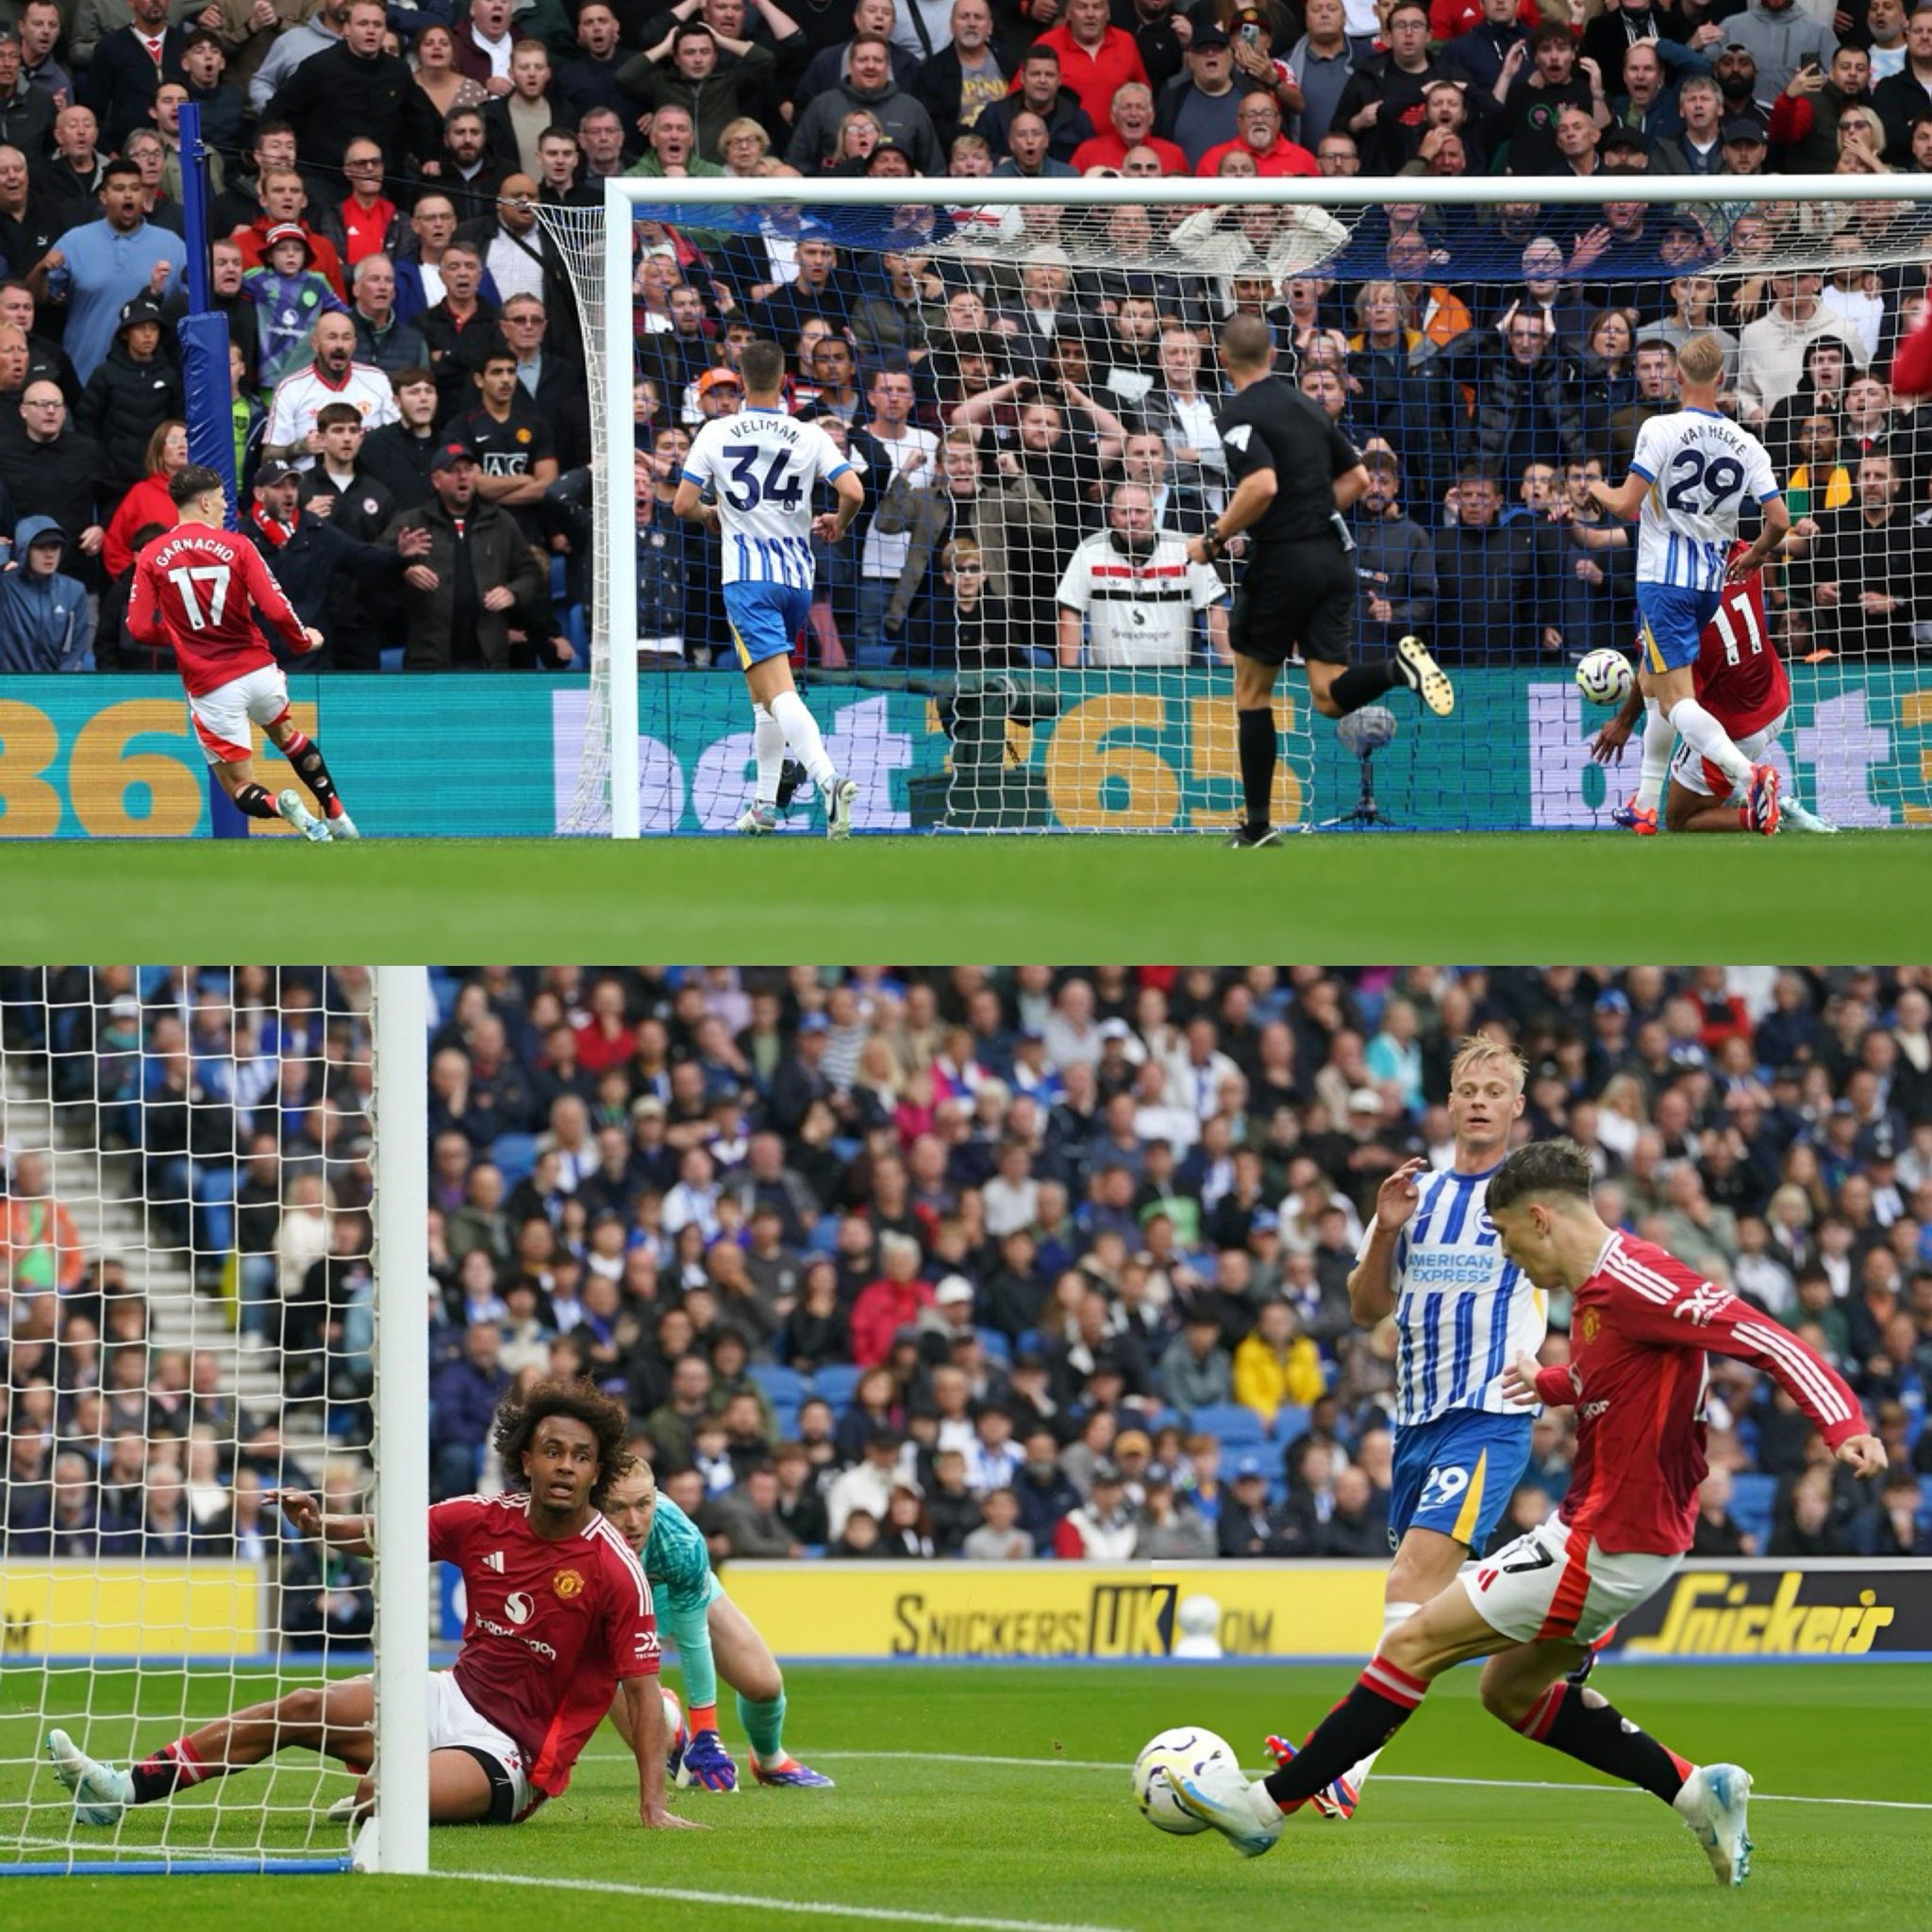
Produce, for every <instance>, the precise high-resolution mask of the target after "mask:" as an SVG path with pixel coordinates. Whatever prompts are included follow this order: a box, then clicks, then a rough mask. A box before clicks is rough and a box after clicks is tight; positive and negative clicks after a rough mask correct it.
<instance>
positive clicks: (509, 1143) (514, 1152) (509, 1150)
mask: <svg viewBox="0 0 1932 1932" xmlns="http://www.w3.org/2000/svg"><path fill="white" fill-rule="evenodd" d="M490 1158H491V1160H493V1161H495V1163H496V1164H497V1166H498V1167H500V1168H501V1169H502V1170H503V1185H504V1189H505V1191H506V1192H508V1190H509V1189H511V1188H513V1187H515V1186H516V1184H517V1183H518V1182H519V1181H520V1180H522V1179H523V1178H524V1176H525V1174H528V1173H529V1171H530V1170H531V1169H532V1168H533V1167H535V1166H536V1164H537V1137H536V1135H535V1134H499V1135H497V1137H496V1139H495V1141H492V1142H491V1148H490Z"/></svg>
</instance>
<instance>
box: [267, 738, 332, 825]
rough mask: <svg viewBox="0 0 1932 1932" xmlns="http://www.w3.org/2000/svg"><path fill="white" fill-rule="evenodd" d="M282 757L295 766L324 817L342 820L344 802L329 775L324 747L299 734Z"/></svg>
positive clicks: (283, 750)
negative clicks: (323, 752)
mask: <svg viewBox="0 0 1932 1932" xmlns="http://www.w3.org/2000/svg"><path fill="white" fill-rule="evenodd" d="M282 756H283V757H284V758H287V759H288V761H289V762H290V763H291V765H293V766H294V768H295V774H296V775H297V776H298V777H299V778H300V779H301V780H302V782H303V784H305V785H306V786H308V789H309V791H312V792H313V793H314V794H315V802H316V804H317V805H319V806H321V808H322V815H323V817H324V818H329V819H334V818H340V817H341V815H342V801H341V797H340V796H339V795H338V793H337V791H336V781H335V780H334V779H333V778H331V777H330V776H329V774H328V765H327V762H326V761H325V759H324V758H323V756H322V747H321V746H320V745H319V744H317V743H316V741H314V739H312V738H305V737H303V736H302V734H301V733H300V732H297V733H296V734H295V736H294V737H293V738H291V739H290V741H288V743H287V744H285V745H283V747H282Z"/></svg>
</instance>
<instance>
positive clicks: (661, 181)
mask: <svg viewBox="0 0 1932 1932" xmlns="http://www.w3.org/2000/svg"><path fill="white" fill-rule="evenodd" d="M1839 178H1840V177H1838V176H1836V175H1831V176H1824V177H1821V176H1817V175H1649V174H1629V175H1624V174H1619V175H1615V176H1614V191H1613V192H1610V191H1607V188H1606V183H1605V178H1604V175H1603V174H1602V173H1601V172H1599V173H1598V174H1595V175H1551V176H1542V175H1535V176H1531V175H1523V176H1518V175H1454V176H1437V175H1397V176H1389V175H1375V176H1373V177H1371V176H1365V175H1353V176H1347V177H1343V176H1328V175H1320V176H1316V175H1297V176H1289V177H1261V176H1232V177H1226V178H1222V177H1217V178H1215V179H1214V180H1212V181H1211V182H1210V181H1204V180H1202V179H1200V178H1198V177H1196V176H1194V175H1161V176H1158V177H1152V176H1149V177H1141V176H1135V177H1133V178H1127V177H1124V176H1106V175H1101V176H1080V177H1078V178H1074V179H1068V178H1066V177H1059V178H1055V179H1046V180H1041V179H1022V178H1021V177H1019V176H1010V177H1007V178H1001V177H998V176H995V175H974V176H970V177H960V176H953V175H912V176H907V177H904V178H900V177H894V178H893V179H892V180H891V181H890V182H883V183H882V182H876V181H873V180H869V179H863V178H854V177H848V176H835V177H832V178H829V179H824V180H812V179H804V178H797V177H793V176H789V175H783V176H777V177H771V176H762V175H761V176H755V177H752V178H749V179H745V178H741V177H739V176H737V175H679V176H672V175H607V176H606V177H605V181H604V234H603V251H602V253H603V276H602V291H601V292H602V296H603V307H604V315H605V336H606V340H605V341H603V342H602V343H601V344H599V345H597V353H599V354H600V355H602V356H603V357H605V358H607V360H608V362H609V364H610V366H609V368H608V369H607V372H606V374H607V380H606V382H605V386H604V387H605V392H604V423H603V434H604V441H605V447H606V456H605V465H604V467H605V471H606V476H605V484H606V487H605V489H604V491H603V497H602V502H601V503H600V504H599V505H598V506H597V508H598V509H599V511H600V512H601V517H602V524H601V527H600V528H599V530H598V542H597V558H596V571H597V573H598V574H599V585H600V588H601V589H602V591H603V592H604V601H605V610H606V627H607V634H608V655H609V664H608V709H607V713H606V719H607V723H606V728H607V729H608V732H609V735H610V743H609V756H608V760H607V767H608V782H609V803H610V836H611V837H612V838H613V839H637V838H639V837H641V812H640V809H639V802H638V779H639V768H638V629H637V595H636V584H635V578H634V572H635V563H634V561H633V563H632V564H631V566H630V568H628V569H626V568H625V565H624V564H623V563H621V562H620V558H625V557H626V556H630V555H632V553H633V551H634V546H635V543H636V529H635V524H634V518H635V510H636V506H635V502H634V499H633V496H632V494H631V493H630V492H629V491H620V490H618V489H617V488H616V487H615V485H616V482H617V480H618V478H617V474H616V473H617V465H618V463H619V461H620V459H621V458H622V455H623V453H624V452H625V451H626V450H628V449H629V448H630V447H631V446H632V442H633V423H632V413H631V408H632V406H631V383H630V380H629V371H628V369H626V371H625V380H623V381H611V380H608V376H609V375H612V374H614V373H615V349H614V346H613V345H614V343H615V342H617V341H623V342H624V343H625V360H626V363H627V364H628V362H629V361H630V359H631V358H632V357H633V356H634V355H635V352H636V346H637V345H636V341H635V339H634V338H633V337H632V335H631V332H630V329H629V327H628V325H625V328H624V329H623V331H622V333H621V334H620V332H619V331H618V330H617V329H616V328H614V327H613V326H612V325H611V319H612V318H613V317H618V316H625V317H627V316H628V315H629V313H630V310H631V301H632V281H631V277H632V246H633V242H634V239H635V223H636V221H637V220H638V214H637V210H638V209H639V208H643V207H649V208H666V207H670V208H676V207H679V206H684V207H689V208H693V209H703V208H721V207H722V208H767V207H785V206H801V205H803V206H816V207H820V208H878V207H880V206H881V205H882V204H887V205H891V206H895V207H917V208H943V207H949V206H956V205H960V204H970V205H971V206H973V207H974V208H1028V207H1035V208H1037V207H1050V208H1068V207H1083V208H1147V207H1158V208H1202V207H1228V208H1244V207H1250V206H1257V205H1258V206H1279V207H1293V206H1304V205H1315V206H1320V207H1322V208H1346V209H1350V210H1353V211H1355V212H1357V213H1359V212H1361V211H1363V210H1365V209H1368V208H1385V207H1388V206H1390V205H1391V204H1401V203H1416V204H1420V205H1422V206H1424V207H1428V208H1457V207H1461V208H1479V207H1482V206H1485V205H1489V206H1492V207H1493V206H1500V205H1502V204H1504V203H1507V202H1512V201H1527V200H1530V199H1534V200H1535V201H1536V202H1537V203H1538V204H1539V205H1541V206H1544V207H1579V206H1592V205H1596V204H1600V203H1602V202H1604V201H1605V200H1607V199H1614V200H1617V201H1629V202H1641V203H1643V204H1645V205H1646V206H1650V207H1684V206H1696V207H1715V206H1724V205H1727V204H1731V203H1735V202H1739V201H1751V202H1793V203H1795V202H1807V201H1817V200H1820V199H1832V200H1845V201H1860V202H1863V201H1875V202H1890V201H1899V202H1917V201H1924V200H1925V199H1926V198H1927V197H1926V192H1925V188H1924V182H1925V177H1924V175H1861V176H1859V177H1857V192H1854V193H1846V192H1843V191H1842V190H1840V192H1837V193H1836V194H1833V193H1830V192H1828V191H1827V190H1826V189H1825V188H1824V186H1822V185H1821V184H1822V182H1824V181H1827V180H1829V181H1836V180H1838V179H1839ZM1302 183H1307V187H1308V192H1299V190H1300V186H1301V184H1302ZM620 593H622V594H620ZM593 669H594V666H593Z"/></svg>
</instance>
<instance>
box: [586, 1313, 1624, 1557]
mask: <svg viewBox="0 0 1932 1932" xmlns="http://www.w3.org/2000/svg"><path fill="white" fill-rule="evenodd" d="M1602 1326H1603V1322H1602V1319H1601V1318H1600V1317H1599V1316H1598V1314H1597V1311H1596V1310H1595V1309H1594V1308H1585V1309H1584V1311H1583V1345H1584V1347H1585V1348H1588V1347H1589V1346H1590V1344H1591V1342H1592V1341H1595V1340H1596V1334H1597V1330H1598V1329H1599V1328H1601V1327H1602ZM561 1594H562V1592H561V1591H558V1595H561Z"/></svg>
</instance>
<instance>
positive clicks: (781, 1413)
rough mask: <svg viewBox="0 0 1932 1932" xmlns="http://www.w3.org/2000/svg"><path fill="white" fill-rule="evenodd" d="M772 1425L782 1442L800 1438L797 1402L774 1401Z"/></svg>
mask: <svg viewBox="0 0 1932 1932" xmlns="http://www.w3.org/2000/svg"><path fill="white" fill-rule="evenodd" d="M772 1426H773V1427H774V1429H776V1430H777V1432H778V1440H779V1441H781V1442H795V1441H797V1440H798V1405H797V1403H795V1402H775V1401H774V1403H773V1404H772Z"/></svg>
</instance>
